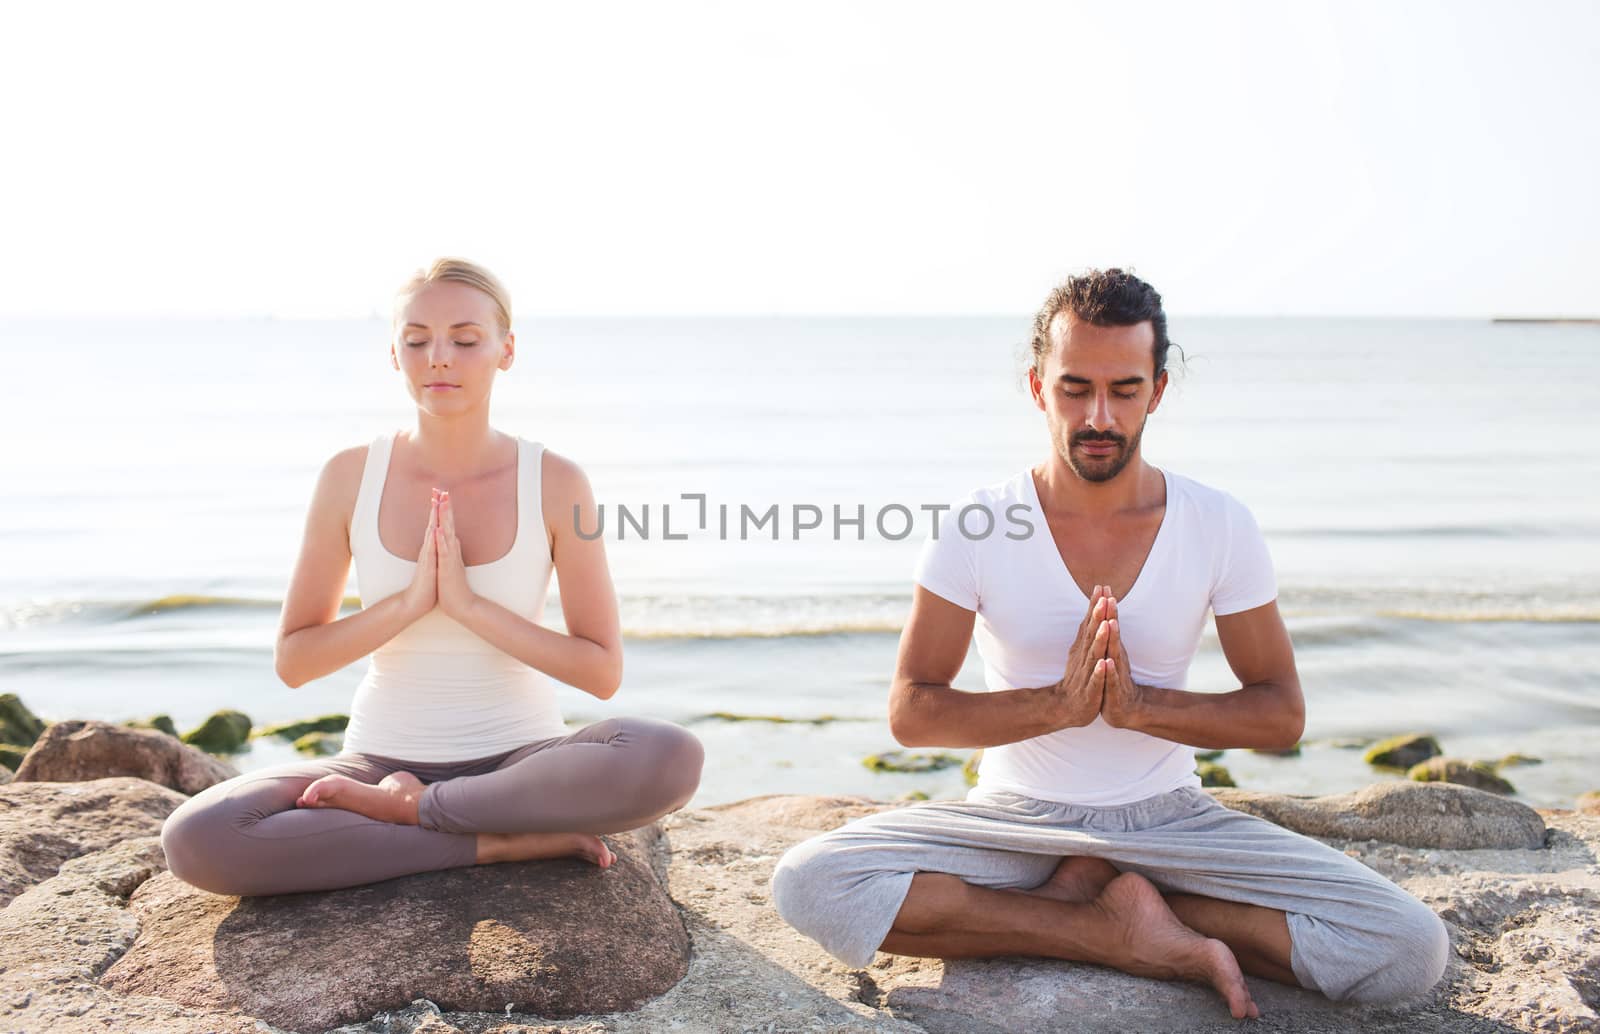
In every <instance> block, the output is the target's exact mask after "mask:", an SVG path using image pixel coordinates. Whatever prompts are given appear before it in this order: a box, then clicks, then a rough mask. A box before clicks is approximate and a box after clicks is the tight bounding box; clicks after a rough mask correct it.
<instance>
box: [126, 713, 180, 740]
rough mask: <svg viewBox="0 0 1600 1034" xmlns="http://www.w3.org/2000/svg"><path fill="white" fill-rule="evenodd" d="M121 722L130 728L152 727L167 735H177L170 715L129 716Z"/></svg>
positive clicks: (176, 729) (176, 728)
mask: <svg viewBox="0 0 1600 1034" xmlns="http://www.w3.org/2000/svg"><path fill="white" fill-rule="evenodd" d="M122 724H123V725H125V726H127V727H128V728H130V729H154V730H155V731H156V732H164V733H166V734H167V735H168V736H176V735H178V727H177V726H176V725H174V724H173V723H172V716H171V715H167V714H158V715H153V716H152V717H149V718H130V719H128V720H127V721H125V722H123V723H122Z"/></svg>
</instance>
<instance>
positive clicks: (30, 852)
mask: <svg viewBox="0 0 1600 1034" xmlns="http://www.w3.org/2000/svg"><path fill="white" fill-rule="evenodd" d="M46 735H48V733H47V734H46ZM185 800H186V798H185V797H184V796H183V795H182V794H180V793H175V792H174V791H172V790H169V789H167V788H165V787H161V786H157V785H156V784H154V783H150V782H146V781H145V780H143V779H97V780H94V781H92V782H87V783H23V782H12V783H6V784H4V785H3V786H0V905H5V904H8V903H9V902H10V901H11V899H12V898H14V897H16V896H17V895H18V894H20V893H22V892H23V891H24V890H26V889H27V888H28V887H31V886H33V885H34V884H35V883H38V882H40V881H41V880H47V879H49V878H50V877H52V876H54V875H55V874H56V872H57V870H59V869H60V868H61V865H62V863H63V862H66V861H67V860H68V859H71V858H76V857H78V856H79V855H82V854H88V853H89V852H91V851H99V850H102V849H104V848H107V847H110V846H112V845H113V844H117V843H120V842H121V841H123V840H128V839H130V838H133V837H146V836H154V835H156V834H158V833H160V832H161V823H162V822H163V821H164V820H165V819H166V817H167V816H168V815H170V814H171V813H172V812H173V811H174V810H175V809H176V808H177V807H178V805H180V804H182V803H183V802H184V801H185Z"/></svg>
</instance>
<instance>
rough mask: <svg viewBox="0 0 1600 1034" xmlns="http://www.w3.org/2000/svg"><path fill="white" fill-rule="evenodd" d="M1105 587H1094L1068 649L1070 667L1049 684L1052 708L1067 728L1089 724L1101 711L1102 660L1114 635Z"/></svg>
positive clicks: (1103, 693) (1104, 678) (1102, 689)
mask: <svg viewBox="0 0 1600 1034" xmlns="http://www.w3.org/2000/svg"><path fill="white" fill-rule="evenodd" d="M1106 589H1107V587H1106V586H1104V585H1096V586H1095V587H1094V595H1092V596H1091V597H1090V598H1089V613H1088V614H1086V615H1084V618H1083V623H1082V624H1080V625H1079V626H1078V635H1077V638H1076V639H1074V640H1073V641H1072V649H1071V650H1069V651H1068V652H1067V670H1066V672H1065V673H1064V674H1063V675H1062V676H1061V681H1059V682H1057V683H1056V684H1055V685H1054V686H1051V687H1050V696H1051V704H1052V710H1053V711H1054V713H1055V716H1056V718H1057V719H1058V720H1059V721H1060V723H1061V724H1060V727H1061V728H1064V729H1070V728H1075V727H1077V726H1080V725H1088V724H1089V723H1090V722H1092V721H1094V720H1095V716H1096V715H1098V714H1099V713H1100V707H1101V701H1102V699H1103V698H1104V695H1105V687H1106V675H1107V671H1106V667H1105V664H1104V663H1103V662H1104V659H1105V656H1106V644H1107V642H1108V639H1109V636H1110V634H1111V628H1110V626H1109V625H1108V624H1107V622H1106V618H1107V616H1108V614H1107V607H1108V605H1109V601H1110V596H1109V595H1107V592H1106Z"/></svg>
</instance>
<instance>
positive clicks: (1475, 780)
mask: <svg viewBox="0 0 1600 1034" xmlns="http://www.w3.org/2000/svg"><path fill="white" fill-rule="evenodd" d="M1406 778H1408V779H1412V780H1415V781H1416V782H1419V783H1455V784H1456V785H1457V786H1470V787H1472V788H1473V789H1475V790H1488V791H1489V792H1490V793H1503V794H1511V793H1516V792H1517V790H1516V787H1514V786H1512V785H1511V783H1510V782H1509V781H1508V780H1506V779H1505V778H1503V777H1502V776H1501V775H1500V774H1499V773H1498V772H1496V771H1495V768H1494V766H1493V765H1491V764H1490V763H1489V762H1487V761H1463V760H1462V759H1460V758H1429V759H1428V760H1426V761H1423V762H1420V763H1418V764H1415V765H1413V766H1411V768H1410V769H1408V770H1407V771H1406Z"/></svg>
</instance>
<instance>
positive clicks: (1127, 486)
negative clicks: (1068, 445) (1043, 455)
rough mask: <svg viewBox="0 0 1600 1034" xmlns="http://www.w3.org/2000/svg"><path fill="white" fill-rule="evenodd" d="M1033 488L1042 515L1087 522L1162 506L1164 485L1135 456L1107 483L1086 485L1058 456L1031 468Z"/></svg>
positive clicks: (1089, 482)
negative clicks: (1037, 495)
mask: <svg viewBox="0 0 1600 1034" xmlns="http://www.w3.org/2000/svg"><path fill="white" fill-rule="evenodd" d="M1033 479H1034V486H1035V488H1037V490H1038V493H1039V502H1040V503H1042V504H1043V505H1044V509H1045V512H1046V513H1047V514H1049V515H1051V516H1055V517H1076V518H1085V519H1088V520H1098V519H1101V518H1107V517H1114V516H1116V515H1118V514H1125V513H1134V512H1138V511H1141V510H1148V509H1151V508H1153V507H1156V506H1159V505H1161V501H1162V496H1163V495H1164V493H1165V490H1166V485H1165V481H1164V480H1163V478H1162V476H1161V472H1160V471H1159V470H1157V469H1156V468H1155V467H1152V466H1151V465H1150V464H1148V463H1146V462H1145V461H1144V457H1143V456H1141V455H1139V454H1137V453H1135V454H1134V456H1133V458H1132V459H1130V460H1129V461H1128V465H1127V466H1126V467H1123V468H1122V470H1121V471H1120V472H1119V473H1118V474H1117V476H1116V477H1114V478H1112V479H1111V480H1109V481H1085V480H1084V479H1083V478H1081V477H1079V476H1078V475H1077V474H1076V473H1074V472H1073V470H1072V468H1071V467H1070V466H1068V465H1067V461H1066V460H1064V459H1062V458H1061V456H1060V454H1058V453H1055V452H1052V453H1051V454H1050V457H1049V458H1048V459H1047V460H1045V461H1044V462H1043V463H1041V464H1040V465H1038V466H1036V467H1034V468H1033Z"/></svg>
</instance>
